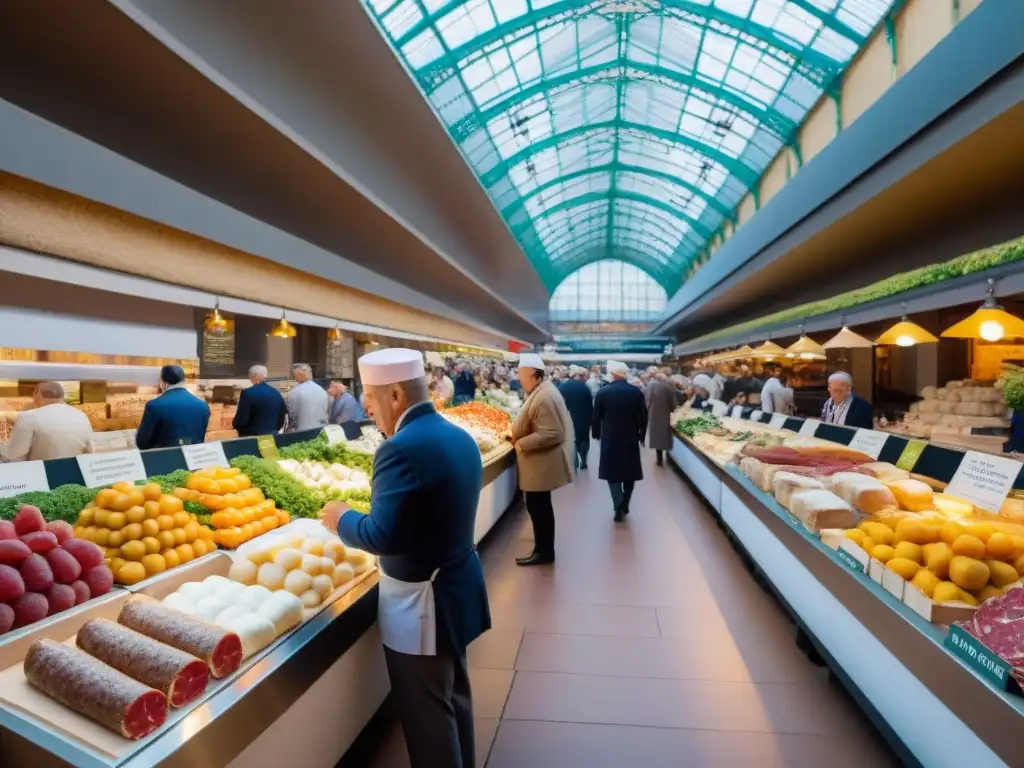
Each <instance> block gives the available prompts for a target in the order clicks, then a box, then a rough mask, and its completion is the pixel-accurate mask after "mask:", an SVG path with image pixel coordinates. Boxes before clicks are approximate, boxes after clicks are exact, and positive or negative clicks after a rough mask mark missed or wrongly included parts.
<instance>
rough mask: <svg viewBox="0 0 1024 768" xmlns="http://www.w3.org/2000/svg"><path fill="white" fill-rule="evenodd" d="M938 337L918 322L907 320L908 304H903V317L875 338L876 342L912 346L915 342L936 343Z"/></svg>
mask: <svg viewBox="0 0 1024 768" xmlns="http://www.w3.org/2000/svg"><path fill="white" fill-rule="evenodd" d="M938 340H939V339H938V337H937V336H935V335H933V334H931V333H929V332H928V331H926V330H925V329H924V328H922V327H921V326H920V325H918V324H917V323H912V322H910V321H909V320H907V305H906V304H904V305H903V319H902V320H900V321H899V322H898V323H896V324H895V325H893V326H891V327H890V328H888V329H887V330H886V331H885V332H884V333H883V334H882V335H881V336H879V337H878V338H877V339H875V343H876V344H886V345H888V346H892V345H895V346H897V347H912V346H914V345H915V344H934V343H936V342H937V341H938Z"/></svg>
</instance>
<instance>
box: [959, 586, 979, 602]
mask: <svg viewBox="0 0 1024 768" xmlns="http://www.w3.org/2000/svg"><path fill="white" fill-rule="evenodd" d="M960 599H961V600H962V601H963V602H965V603H967V604H968V605H977V604H978V598H976V597H975V596H974V595H972V594H971V593H970V592H968V591H967V590H966V589H961V590H960Z"/></svg>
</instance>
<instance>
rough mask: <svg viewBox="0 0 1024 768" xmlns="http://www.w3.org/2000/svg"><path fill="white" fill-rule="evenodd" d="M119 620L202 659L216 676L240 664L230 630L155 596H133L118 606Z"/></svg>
mask: <svg viewBox="0 0 1024 768" xmlns="http://www.w3.org/2000/svg"><path fill="white" fill-rule="evenodd" d="M117 621H118V623H119V624H124V625H125V626H126V627H129V628H131V629H134V630H135V631H136V632H141V633H142V634H144V635H147V636H148V637H151V638H153V639H154V640H159V641H160V642H161V643H166V644H167V645H170V646H173V647H174V648H177V649H178V650H181V651H185V653H190V654H192V655H193V656H195V657H197V658H199V659H202V660H203V661H205V662H206V663H207V664H208V665H209V667H210V674H211V675H213V676H214V677H216V678H221V677H225V676H227V675H230V674H231V673H232V672H234V671H235V670H236V669H238V667H239V666H241V664H242V639H241V638H240V637H239V636H238V635H236V634H235V633H234V632H229V631H227V630H226V629H222V628H221V627H218V626H217V625H216V624H212V623H210V622H208V621H203V620H202V619H198V618H196V617H195V616H189V615H188V614H187V613H182V612H181V611H176V610H174V609H173V608H168V607H167V606H165V605H161V604H160V603H158V602H156V601H155V600H149V599H147V598H141V597H133V598H130V599H129V600H128V602H127V603H125V604H124V606H123V607H122V608H121V615H120V616H118V617H117Z"/></svg>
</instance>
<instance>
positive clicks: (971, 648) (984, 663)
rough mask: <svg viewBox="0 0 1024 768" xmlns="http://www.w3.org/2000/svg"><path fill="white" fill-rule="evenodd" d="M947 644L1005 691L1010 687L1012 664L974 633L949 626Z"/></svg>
mask: <svg viewBox="0 0 1024 768" xmlns="http://www.w3.org/2000/svg"><path fill="white" fill-rule="evenodd" d="M945 645H946V647H947V648H949V650H951V651H952V652H953V653H954V654H955V655H956V656H958V657H959V658H960V659H961V660H962V661H963V662H964V663H965V664H966V665H967V666H969V667H970V668H971V669H973V670H975V671H976V672H977V673H978V674H980V675H981V676H982V677H985V678H988V679H989V680H990V681H992V683H994V684H995V686H996V687H997V688H999V689H1000V690H1002V691H1005V690H1006V689H1007V688H1008V687H1009V685H1010V680H1011V677H1010V673H1011V670H1010V665H1009V664H1007V663H1006V662H1005V661H1003V660H1002V659H1001V658H1000V657H999V655H998V654H996V653H995V652H994V651H991V650H989V648H988V646H987V645H985V644H984V643H983V642H981V640H979V639H978V638H976V637H975V636H974V635H972V634H970V633H968V632H967V631H966V630H964V629H961V628H960V627H958V626H956V625H955V624H954V625H953V626H951V627H950V628H949V634H948V635H946V643H945Z"/></svg>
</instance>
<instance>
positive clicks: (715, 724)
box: [504, 672, 849, 734]
mask: <svg viewBox="0 0 1024 768" xmlns="http://www.w3.org/2000/svg"><path fill="white" fill-rule="evenodd" d="M848 714H849V713H848V712H847V711H845V710H844V708H843V706H842V704H841V702H839V700H838V698H837V697H836V696H835V695H834V694H833V693H832V692H831V691H828V690H824V691H823V690H820V689H816V688H814V687H811V686H804V685H795V684H791V683H734V682H709V681H699V680H660V679H651V678H630V677H601V676H591V675H565V674H550V673H542V672H518V673H516V680H515V684H514V685H513V687H512V693H511V695H510V696H509V699H508V704H507V705H506V707H505V715H504V719H505V720H543V721H547V722H575V723H610V724H615V725H636V726H648V727H655V728H691V729H702V730H714V731H750V732H755V733H810V734H825V733H843V729H844V727H845V726H846V725H848V718H844V715H848Z"/></svg>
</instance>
